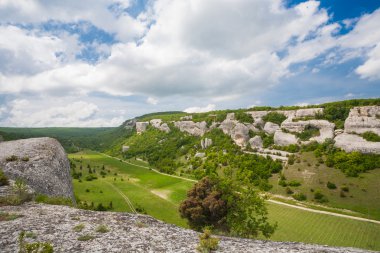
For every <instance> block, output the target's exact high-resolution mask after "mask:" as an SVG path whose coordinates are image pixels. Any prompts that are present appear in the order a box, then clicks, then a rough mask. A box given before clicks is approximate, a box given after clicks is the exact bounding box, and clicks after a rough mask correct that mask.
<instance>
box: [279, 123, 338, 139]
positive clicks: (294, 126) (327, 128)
mask: <svg viewBox="0 0 380 253" xmlns="http://www.w3.org/2000/svg"><path fill="white" fill-rule="evenodd" d="M307 126H312V127H315V128H318V129H319V133H320V134H319V136H316V137H312V138H310V141H317V142H319V143H323V142H324V141H325V140H326V139H333V138H334V129H335V124H334V123H330V122H329V121H327V120H301V121H295V122H293V121H292V119H291V118H289V119H287V120H285V121H284V122H282V124H281V128H282V129H286V130H288V131H289V132H296V133H301V132H302V131H304V130H305V128H306V127H307Z"/></svg>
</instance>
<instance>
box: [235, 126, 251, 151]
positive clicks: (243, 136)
mask: <svg viewBox="0 0 380 253" xmlns="http://www.w3.org/2000/svg"><path fill="white" fill-rule="evenodd" d="M231 138H232V140H233V141H234V142H235V143H236V145H238V146H240V147H245V146H246V145H247V143H248V140H249V128H248V127H247V126H246V125H244V124H242V123H237V124H236V125H235V127H234V129H232V131H231Z"/></svg>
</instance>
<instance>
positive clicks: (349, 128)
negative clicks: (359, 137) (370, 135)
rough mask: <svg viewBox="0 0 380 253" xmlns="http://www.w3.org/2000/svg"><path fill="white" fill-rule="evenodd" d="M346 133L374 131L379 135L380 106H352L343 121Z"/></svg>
mask: <svg viewBox="0 0 380 253" xmlns="http://www.w3.org/2000/svg"><path fill="white" fill-rule="evenodd" d="M344 131H345V132H346V133H356V134H362V133H365V132H374V133H375V134H377V135H380V106H362V107H354V108H353V109H351V110H350V114H349V115H348V118H347V119H346V121H345V123H344Z"/></svg>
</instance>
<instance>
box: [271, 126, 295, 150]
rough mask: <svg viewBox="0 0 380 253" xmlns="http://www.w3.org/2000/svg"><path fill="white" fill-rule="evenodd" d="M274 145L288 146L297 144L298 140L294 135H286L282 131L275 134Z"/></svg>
mask: <svg viewBox="0 0 380 253" xmlns="http://www.w3.org/2000/svg"><path fill="white" fill-rule="evenodd" d="M273 139H274V144H275V145H279V146H288V145H290V144H297V143H298V139H297V137H296V136H295V135H294V134H290V133H284V132H282V131H281V130H277V131H276V132H275V133H274V138H273Z"/></svg>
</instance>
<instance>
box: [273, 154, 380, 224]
mask: <svg viewBox="0 0 380 253" xmlns="http://www.w3.org/2000/svg"><path fill="white" fill-rule="evenodd" d="M316 164H317V159H316V158H315V156H314V155H313V153H312V152H307V153H303V154H301V159H300V162H299V163H297V162H296V163H294V165H289V166H288V168H287V169H284V170H283V174H284V175H285V177H286V179H287V181H292V180H296V181H299V182H300V183H301V186H298V187H290V188H291V189H292V190H293V191H294V192H302V193H304V194H305V195H307V200H308V201H312V200H313V198H314V193H313V192H312V191H314V192H315V191H319V192H321V193H322V194H324V195H325V196H326V197H327V199H328V202H326V203H323V205H326V206H330V207H334V208H341V209H348V210H352V211H355V212H358V213H360V214H361V215H360V216H362V217H366V218H370V219H376V220H380V188H379V186H380V168H379V169H375V170H372V171H368V172H366V173H362V174H360V176H359V177H347V176H346V175H344V174H343V173H342V172H341V171H340V170H337V169H334V168H329V167H327V166H326V165H324V164H320V165H318V166H316ZM327 182H332V183H334V184H335V185H336V186H337V189H329V188H327V186H326V184H327ZM270 183H271V184H272V185H273V188H272V189H271V192H272V193H274V194H281V195H284V196H287V194H286V187H282V186H280V185H278V174H276V175H273V176H272V178H271V179H270ZM342 186H346V187H347V188H348V192H343V194H344V196H342V195H341V187H342ZM288 196H289V195H288Z"/></svg>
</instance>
